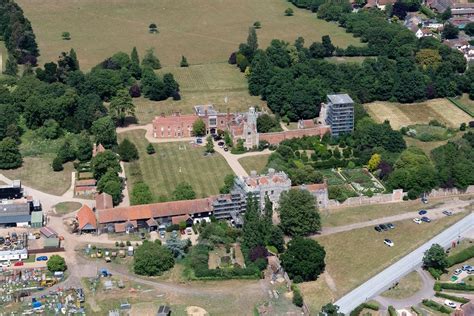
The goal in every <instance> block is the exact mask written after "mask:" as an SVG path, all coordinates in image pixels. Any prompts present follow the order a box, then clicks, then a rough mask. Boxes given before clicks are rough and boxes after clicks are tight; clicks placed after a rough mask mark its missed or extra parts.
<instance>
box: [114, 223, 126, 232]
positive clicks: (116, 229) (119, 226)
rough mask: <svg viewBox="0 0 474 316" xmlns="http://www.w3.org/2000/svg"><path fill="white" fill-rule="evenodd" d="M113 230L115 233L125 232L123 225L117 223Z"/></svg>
mask: <svg viewBox="0 0 474 316" xmlns="http://www.w3.org/2000/svg"><path fill="white" fill-rule="evenodd" d="M114 230H115V232H116V233H124V232H125V223H118V224H115V225H114Z"/></svg>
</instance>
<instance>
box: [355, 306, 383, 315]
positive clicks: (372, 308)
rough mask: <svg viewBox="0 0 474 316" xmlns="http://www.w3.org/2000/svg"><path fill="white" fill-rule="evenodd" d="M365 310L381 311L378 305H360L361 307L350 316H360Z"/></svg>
mask: <svg viewBox="0 0 474 316" xmlns="http://www.w3.org/2000/svg"><path fill="white" fill-rule="evenodd" d="M364 308H368V309H371V310H374V311H378V310H379V306H378V305H377V304H374V303H362V304H360V305H359V306H357V307H356V308H355V309H354V310H353V311H352V312H351V313H350V314H349V315H350V316H358V315H360V313H361V312H362V310H363V309H364Z"/></svg>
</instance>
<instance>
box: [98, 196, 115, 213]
mask: <svg viewBox="0 0 474 316" xmlns="http://www.w3.org/2000/svg"><path fill="white" fill-rule="evenodd" d="M112 207H114V205H113V202H112V196H111V195H110V194H107V193H101V194H97V195H96V197H95V208H96V209H97V210H103V209H106V208H112Z"/></svg>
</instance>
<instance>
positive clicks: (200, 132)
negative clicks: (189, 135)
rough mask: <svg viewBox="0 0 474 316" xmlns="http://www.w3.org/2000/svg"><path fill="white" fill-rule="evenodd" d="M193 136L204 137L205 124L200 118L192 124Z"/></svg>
mask: <svg viewBox="0 0 474 316" xmlns="http://www.w3.org/2000/svg"><path fill="white" fill-rule="evenodd" d="M193 135H194V136H200V137H201V136H204V135H206V124H205V123H204V121H203V120H202V119H200V118H199V119H197V120H196V121H195V122H194V123H193Z"/></svg>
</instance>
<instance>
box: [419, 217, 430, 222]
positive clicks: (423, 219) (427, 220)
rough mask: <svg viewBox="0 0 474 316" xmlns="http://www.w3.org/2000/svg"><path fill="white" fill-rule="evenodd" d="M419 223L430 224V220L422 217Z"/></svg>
mask: <svg viewBox="0 0 474 316" xmlns="http://www.w3.org/2000/svg"><path fill="white" fill-rule="evenodd" d="M421 221H422V222H425V223H429V222H431V219H430V218H429V217H426V216H423V217H422V218H421Z"/></svg>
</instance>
